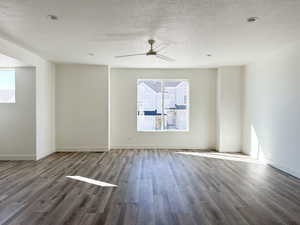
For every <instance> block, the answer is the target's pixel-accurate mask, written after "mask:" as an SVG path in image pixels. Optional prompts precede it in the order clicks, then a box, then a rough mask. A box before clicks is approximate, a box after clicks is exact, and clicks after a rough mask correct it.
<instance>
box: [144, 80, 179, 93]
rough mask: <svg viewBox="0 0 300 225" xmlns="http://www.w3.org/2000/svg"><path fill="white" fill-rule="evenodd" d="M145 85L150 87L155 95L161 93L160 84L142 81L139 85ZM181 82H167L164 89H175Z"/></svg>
mask: <svg viewBox="0 0 300 225" xmlns="http://www.w3.org/2000/svg"><path fill="white" fill-rule="evenodd" d="M142 83H143V84H145V85H147V86H148V87H150V88H151V89H152V90H153V91H155V92H156V93H159V92H161V83H160V82H158V81H155V80H143V81H141V82H140V83H139V84H142ZM180 83H182V82H181V81H167V82H165V85H166V87H177V86H178V85H179V84H180Z"/></svg>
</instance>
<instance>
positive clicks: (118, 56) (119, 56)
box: [115, 53, 146, 58]
mask: <svg viewBox="0 0 300 225" xmlns="http://www.w3.org/2000/svg"><path fill="white" fill-rule="evenodd" d="M138 55H146V53H139V54H130V55H117V56H115V57H116V58H122V57H130V56H138Z"/></svg>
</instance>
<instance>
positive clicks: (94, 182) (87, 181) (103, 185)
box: [66, 176, 117, 187]
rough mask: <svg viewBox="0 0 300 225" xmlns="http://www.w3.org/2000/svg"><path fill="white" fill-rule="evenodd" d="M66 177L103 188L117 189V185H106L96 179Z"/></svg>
mask: <svg viewBox="0 0 300 225" xmlns="http://www.w3.org/2000/svg"><path fill="white" fill-rule="evenodd" d="M66 177H67V178H70V179H74V180H79V181H82V182H86V183H89V184H94V185H98V186H101V187H117V185H115V184H110V183H106V182H103V181H99V180H94V179H90V178H87V177H82V176H66Z"/></svg>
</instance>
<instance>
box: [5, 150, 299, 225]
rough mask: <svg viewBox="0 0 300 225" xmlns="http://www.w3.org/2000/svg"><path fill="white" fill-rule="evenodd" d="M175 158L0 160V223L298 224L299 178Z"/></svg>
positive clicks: (144, 154)
mask: <svg viewBox="0 0 300 225" xmlns="http://www.w3.org/2000/svg"><path fill="white" fill-rule="evenodd" d="M178 152H179V151H175V150H112V151H110V152H105V153H55V154H53V155H51V156H49V157H47V158H45V159H42V160H40V161H37V162H34V161H1V162H0V224H5V225H61V224H69V225H102V224H103V225H202V224H203V225H277V224H278V225H297V224H299V225H300V180H299V179H296V178H294V177H292V176H289V175H287V174H284V173H282V172H280V171H278V170H276V169H274V168H272V167H270V166H266V165H261V164H256V163H249V162H240V161H231V160H226V159H216V158H210V157H201V156H199V155H189V154H180V153H178ZM186 152H187V153H189V152H192V153H195V152H196V151H186ZM196 153H197V152H196ZM208 154H210V153H208ZM212 154H214V153H213V152H212ZM66 176H82V177H86V178H90V179H95V180H99V181H102V182H107V183H111V184H115V185H118V186H117V187H115V188H113V187H100V186H97V185H95V184H90V183H86V182H82V181H78V180H73V179H70V178H67V177H66Z"/></svg>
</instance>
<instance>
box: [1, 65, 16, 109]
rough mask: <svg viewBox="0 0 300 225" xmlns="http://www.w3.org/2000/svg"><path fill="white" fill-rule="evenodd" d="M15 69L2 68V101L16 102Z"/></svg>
mask: <svg viewBox="0 0 300 225" xmlns="http://www.w3.org/2000/svg"><path fill="white" fill-rule="evenodd" d="M15 85H16V81H15V71H14V70H9V69H7V70H0V103H15V102H16V95H15Z"/></svg>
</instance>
